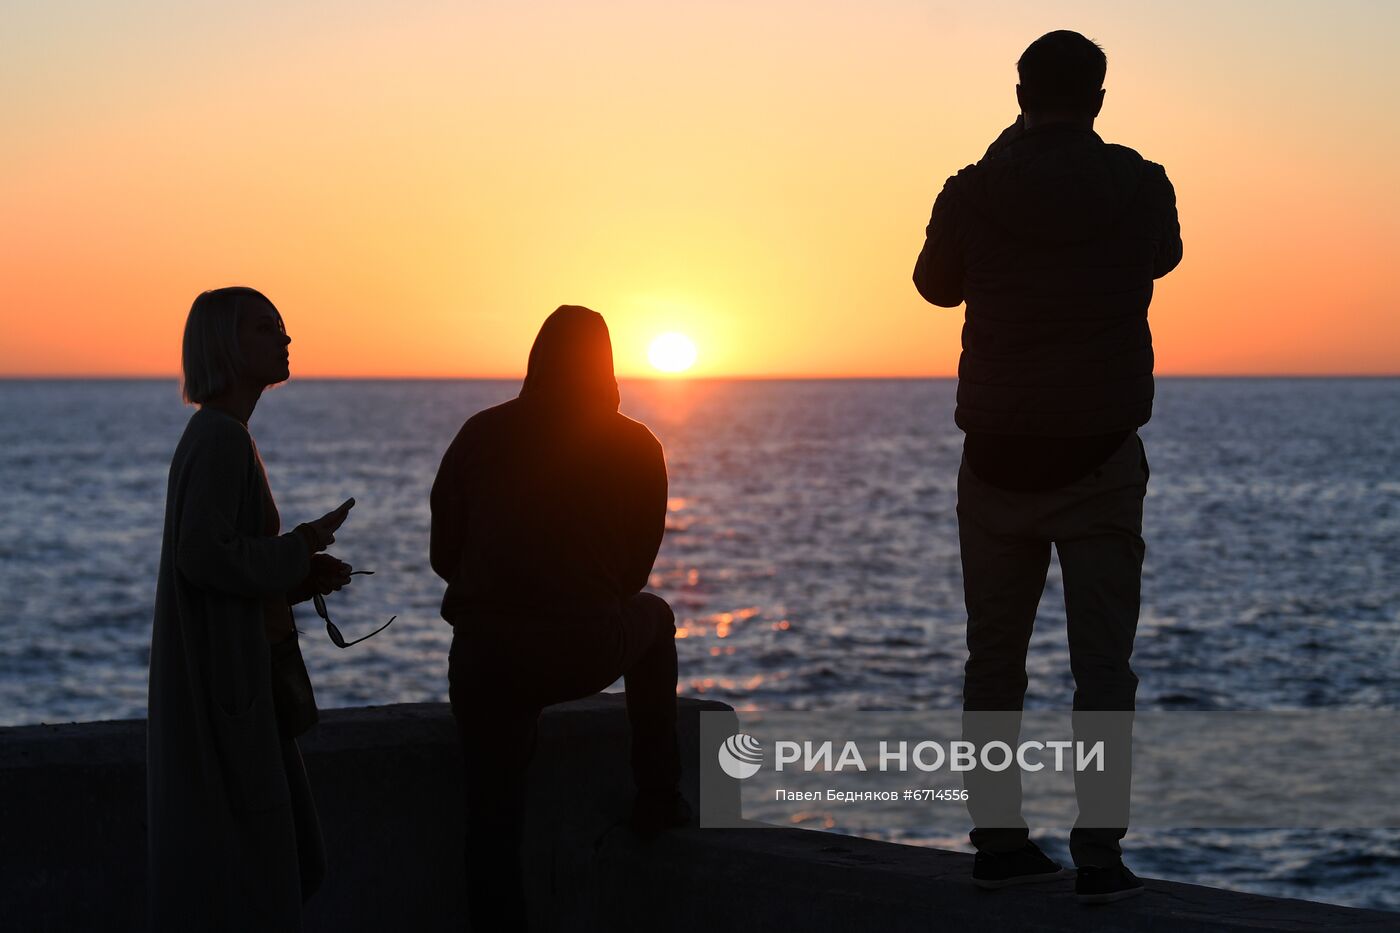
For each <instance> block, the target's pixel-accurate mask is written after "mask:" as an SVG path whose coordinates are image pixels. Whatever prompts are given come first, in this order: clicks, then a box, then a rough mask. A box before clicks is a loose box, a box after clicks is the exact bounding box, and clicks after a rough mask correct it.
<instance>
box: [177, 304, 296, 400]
mask: <svg viewBox="0 0 1400 933" xmlns="http://www.w3.org/2000/svg"><path fill="white" fill-rule="evenodd" d="M254 300H256V301H265V302H267V304H268V305H269V306H270V307H271V308H272V309H273V310H274V311H276V310H277V306H276V305H274V304H272V302H270V301H268V300H267V296H266V295H264V294H263V293H262V292H260V291H258V290H257V289H256V288H248V287H246V286H243V285H234V286H231V287H229V288H216V289H213V290H211V291H207V292H201V293H200V294H199V297H198V298H196V299H195V300H194V304H192V305H190V314H189V317H187V318H185V341H184V347H183V349H182V351H181V359H180V362H181V369H182V371H183V377H184V378H183V380H182V383H181V386H180V394H181V396H183V397H184V399H185V401H186V402H187V403H188V404H191V405H203V404H204V403H205V402H207V401H209V400H210V399H212V398H214V397H215V396H216V395H218V394H219V393H221V392H223V391H225V390H227V389H229V388H230V387H231V386H232V385H233V383H234V381H235V380H236V379H237V378H238V370H239V368H240V366H241V364H242V362H243V355H242V354H241V353H240V352H239V349H238V313H239V311H241V310H242V309H243V308H244V307H245V306H246V304H247V303H248V302H250V301H254Z"/></svg>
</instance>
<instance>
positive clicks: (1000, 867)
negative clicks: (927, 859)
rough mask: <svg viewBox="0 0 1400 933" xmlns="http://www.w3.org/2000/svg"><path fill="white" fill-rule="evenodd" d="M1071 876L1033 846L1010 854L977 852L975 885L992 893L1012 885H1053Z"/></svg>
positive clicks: (1057, 863) (1032, 843)
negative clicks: (1040, 882) (1044, 883)
mask: <svg viewBox="0 0 1400 933" xmlns="http://www.w3.org/2000/svg"><path fill="white" fill-rule="evenodd" d="M1067 874H1069V872H1067V871H1065V869H1064V868H1062V867H1061V866H1060V863H1059V862H1057V861H1055V860H1054V859H1052V858H1050V857H1049V856H1048V855H1046V854H1045V853H1044V852H1042V851H1040V847H1039V846H1037V845H1036V844H1035V843H1034V842H1029V841H1028V842H1027V843H1026V844H1025V845H1024V846H1022V847H1021V848H1019V849H1015V850H1013V851H1011V852H978V853H977V857H976V858H975V859H974V860H973V862H972V883H973V884H975V885H977V886H978V887H979V888H987V889H989V890H991V889H995V888H1006V887H1010V886H1011V885H1013V884H1035V883H1036V882H1038V881H1054V880H1055V879H1056V878H1063V877H1064V876H1065V875H1067Z"/></svg>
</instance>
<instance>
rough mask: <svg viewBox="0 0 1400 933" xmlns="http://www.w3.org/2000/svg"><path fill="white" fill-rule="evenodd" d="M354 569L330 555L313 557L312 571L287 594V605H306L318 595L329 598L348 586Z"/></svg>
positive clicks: (315, 555)
mask: <svg viewBox="0 0 1400 933" xmlns="http://www.w3.org/2000/svg"><path fill="white" fill-rule="evenodd" d="M353 569H354V568H353V567H351V566H350V565H349V564H347V563H345V561H343V560H340V559H339V558H336V557H332V556H331V555H329V554H313V555H311V569H310V570H309V571H307V574H306V578H305V579H304V580H302V581H301V582H300V583H298V584H297V585H296V586H295V587H294V588H293V589H292V590H291V592H289V593H288V594H287V604H288V605H292V606H294V605H296V604H297V603H304V602H306V601H307V600H308V599H310V598H311V597H312V596H314V595H315V594H317V593H320V594H321V595H322V596H328V595H330V594H331V593H334V592H335V591H336V590H338V589H340V588H341V587H342V586H348V585H349V584H350V571H351V570H353Z"/></svg>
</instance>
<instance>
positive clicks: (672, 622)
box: [632, 593, 676, 634]
mask: <svg viewBox="0 0 1400 933" xmlns="http://www.w3.org/2000/svg"><path fill="white" fill-rule="evenodd" d="M632 600H633V602H634V604H635V605H636V606H638V607H639V608H640V609H641V610H642V611H643V612H644V613H646V615H647V617H648V618H652V619H655V620H656V624H657V625H658V626H660V627H661V628H665V629H669V630H670V632H671V633H672V634H675V631H676V613H675V612H674V611H673V610H672V609H671V605H670V604H669V603H668V602H666V600H664V599H662V598H661V597H660V596H657V595H656V594H655V593H638V594H637V595H636V596H633V597H632Z"/></svg>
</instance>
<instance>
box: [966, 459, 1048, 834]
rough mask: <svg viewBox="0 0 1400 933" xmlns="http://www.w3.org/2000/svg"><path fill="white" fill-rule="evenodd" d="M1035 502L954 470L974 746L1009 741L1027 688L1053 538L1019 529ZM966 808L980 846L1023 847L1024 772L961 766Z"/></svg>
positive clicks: (1014, 734) (968, 721)
mask: <svg viewBox="0 0 1400 933" xmlns="http://www.w3.org/2000/svg"><path fill="white" fill-rule="evenodd" d="M1033 505H1034V502H1033V500H1032V497H1030V496H1029V495H1027V494H1023V493H1006V492H1003V491H1002V490H998V489H996V488H994V487H991V486H988V485H987V484H985V483H983V482H982V481H981V480H979V479H977V477H976V476H975V475H973V473H972V471H971V470H970V469H969V468H968V467H967V465H966V463H964V464H963V466H962V469H961V470H960V471H959V473H958V541H959V545H960V549H961V553H962V568H963V593H964V597H965V599H966V603H967V649H968V658H967V664H966V667H965V669H964V679H963V709H964V711H965V714H964V738H965V739H966V740H967V741H971V742H976V743H977V744H978V745H979V746H980V745H982V744H984V743H985V742H987V741H991V740H993V739H999V740H1001V741H1005V742H1007V743H1008V744H1010V745H1012V746H1013V747H1014V746H1015V745H1016V742H1017V738H1018V735H1017V733H1018V731H1019V715H1014V716H988V715H968V714H983V713H985V712H987V711H994V710H1001V711H1019V710H1020V709H1021V707H1022V704H1023V703H1024V701H1025V694H1026V649H1027V646H1028V645H1029V644H1030V637H1031V632H1032V631H1033V630H1034V628H1035V613H1036V609H1037V607H1038V606H1039V605H1040V597H1041V594H1042V593H1043V592H1044V590H1045V576H1046V572H1047V570H1048V569H1049V566H1050V544H1049V542H1048V541H1045V540H1041V539H1039V538H1037V537H1035V536H1033V535H1029V534H1026V533H1023V531H1022V529H1023V528H1027V527H1029V526H1030V525H1031V519H1032V517H1033V516H1031V515H1029V514H1026V512H1027V511H1028V510H1029V509H1030V508H1031V507H1032V506H1033ZM964 784H965V786H966V787H967V789H968V797H969V800H968V812H969V813H970V814H971V816H972V820H973V824H974V826H976V827H977V828H976V829H974V830H973V831H972V834H971V839H972V844H973V845H974V846H976V847H977V849H978V850H979V851H985V852H1009V851H1013V850H1016V849H1019V848H1020V847H1022V846H1024V845H1025V843H1026V841H1027V838H1028V833H1027V830H1026V824H1025V821H1024V820H1023V819H1022V818H1021V775H1020V772H1019V771H1018V770H1017V769H1015V768H1008V769H1007V770H1005V771H1000V772H994V771H985V770H983V769H980V768H978V769H974V770H973V771H969V772H967V773H966V776H965V780H964Z"/></svg>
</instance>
